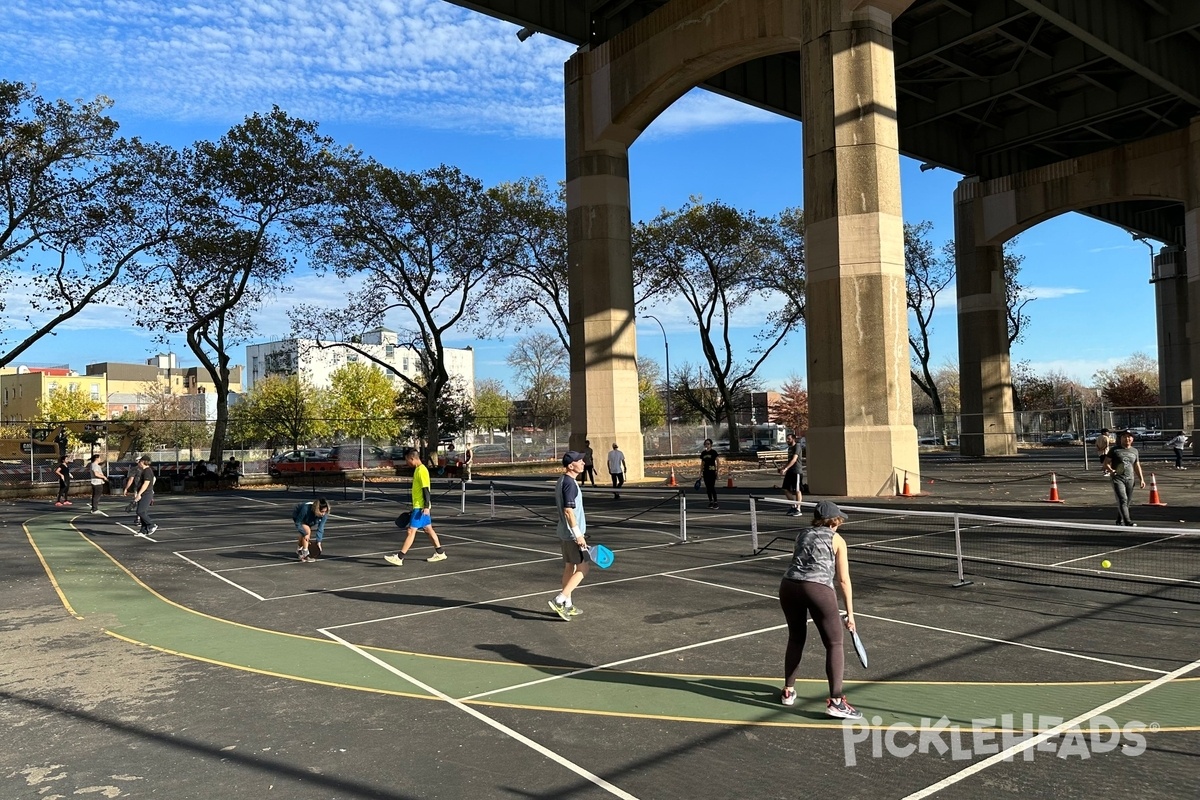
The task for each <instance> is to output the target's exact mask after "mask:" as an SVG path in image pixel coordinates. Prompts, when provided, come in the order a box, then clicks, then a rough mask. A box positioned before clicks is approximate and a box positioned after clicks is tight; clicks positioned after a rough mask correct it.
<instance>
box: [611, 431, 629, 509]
mask: <svg viewBox="0 0 1200 800" xmlns="http://www.w3.org/2000/svg"><path fill="white" fill-rule="evenodd" d="M608 474H609V475H611V476H612V485H613V489H614V490H617V491H614V492H613V500H620V499H621V492H620V491H619V490H620V488H621V487H622V486H624V485H625V454H624V453H622V452H621V451H620V449H618V448H617V443H616V442H613V446H612V450H609V451H608Z"/></svg>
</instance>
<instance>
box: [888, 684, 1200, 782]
mask: <svg viewBox="0 0 1200 800" xmlns="http://www.w3.org/2000/svg"><path fill="white" fill-rule="evenodd" d="M1197 667H1200V660H1197V661H1193V662H1192V663H1191V664H1186V665H1184V666H1182V667H1180V668H1179V669H1177V670H1175V671H1174V672H1168V673H1166V674H1165V675H1163V676H1162V677H1159V678H1156V679H1155V680H1153V681H1151V682H1150V683H1147V684H1145V685H1144V686H1140V687H1138V688H1137V689H1134V690H1133V691H1131V692H1127V693H1126V694H1123V695H1121V696H1120V697H1118V698H1116V699H1114V700H1110V701H1109V702H1107V703H1104V704H1102V705H1099V706H1096V707H1095V708H1093V709H1092V710H1091V711H1085V712H1083V713H1082V714H1079V715H1078V716H1075V717H1073V718H1071V719H1069V720H1067V721H1065V722H1063V723H1062V724H1060V725H1056V726H1054V727H1053V728H1051V729H1050V730H1048V731H1045V732H1044V733H1039V734H1038V735H1037V736H1033V737H1031V738H1029V739H1026V740H1024V741H1022V742H1019V743H1018V744H1015V745H1013V746H1012V747H1009V748H1008V749H1006V750H1001V751H1000V752H999V753H995V754H993V755H991V756H988V757H987V758H985V759H984V760H983V761H979V762H977V763H975V764H972V765H971V766H969V767H966V768H965V769H962V770H959V771H958V772H956V773H954V774H953V775H949V776H947V777H945V778H942V779H941V780H940V781H938V782H936V783H933V784H930V785H929V786H926V787H925V788H924V789H922V790H920V791H918V792H913V793H912V794H909V795H906V796H905V797H904V798H903V800H922V798H925V797H929V796H931V795H934V794H937V793H938V792H940V791H942V790H943V789H945V788H948V787H950V786H953V785H954V784H956V783H958V782H959V781H962V780H965V779H966V778H969V777H971V776H972V775H975V774H977V773H979V772H982V771H983V770H985V769H987V768H988V767H991V766H993V765H994V764H998V763H1000V762H1001V761H1011V760H1012V757H1013V756H1015V755H1016V754H1018V753H1023V752H1024V751H1026V750H1028V749H1030V748H1031V747H1036V746H1037V745H1039V744H1041V743H1042V742H1044V741H1047V740H1049V739H1053V738H1054V737H1056V736H1058V735H1059V734H1060V733H1062V732H1064V731H1068V730H1070V729H1071V728H1073V727H1075V726H1076V725H1078V724H1080V723H1081V722H1086V721H1088V720H1089V719H1091V718H1092V717H1096V716H1099V715H1100V714H1106V713H1108V712H1109V711H1112V710H1113V709H1114V708H1118V707H1119V706H1123V705H1125V704H1126V703H1128V702H1129V701H1131V700H1135V699H1137V698H1138V697H1141V696H1142V695H1144V694H1146V693H1147V692H1150V691H1153V690H1154V689H1157V688H1158V687H1159V686H1162V685H1164V684H1167V683H1170V682H1171V681H1173V680H1175V679H1176V678H1181V677H1183V676H1184V675H1187V674H1188V673H1189V672H1192V671H1193V670H1195V669H1196V668H1197Z"/></svg>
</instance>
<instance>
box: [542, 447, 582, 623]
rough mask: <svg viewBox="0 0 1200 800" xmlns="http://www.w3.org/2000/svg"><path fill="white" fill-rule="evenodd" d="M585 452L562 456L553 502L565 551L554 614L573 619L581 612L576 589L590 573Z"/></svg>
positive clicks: (559, 535) (552, 607) (569, 619)
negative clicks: (581, 482)
mask: <svg viewBox="0 0 1200 800" xmlns="http://www.w3.org/2000/svg"><path fill="white" fill-rule="evenodd" d="M583 458H584V454H583V453H579V452H576V451H574V450H569V451H567V453H566V455H564V456H563V457H562V464H563V475H562V477H561V478H559V479H558V485H557V486H556V487H555V492H554V503H555V505H556V506H558V528H557V532H558V538H559V545H560V546H561V550H562V558H563V574H562V591H560V592H559V593H558V596H557V597H555V598H554V599H553V600H551V601H550V608H551V610H552V611H554V613H555V614H558V615H559V616H560V617H562V618H563V619H565V620H566V621H567V622H570V621H571V617H576V616H579V614H580V613H582V612H581V611H580V610H579V608H578V607H577V606H575V605H574V604H573V603H572V602H571V592H573V591H575V589H576V587H578V586H579V584H581V583H583V579H584V578H585V577H586V576H587V572H588V564H589V563H590V562H589V559H588V552H587V540H586V539H585V538H584V537H585V535H586V534H587V517H585V516H584V513H583V492H581V491H579V476H580V475H581V474H583V464H584V462H583Z"/></svg>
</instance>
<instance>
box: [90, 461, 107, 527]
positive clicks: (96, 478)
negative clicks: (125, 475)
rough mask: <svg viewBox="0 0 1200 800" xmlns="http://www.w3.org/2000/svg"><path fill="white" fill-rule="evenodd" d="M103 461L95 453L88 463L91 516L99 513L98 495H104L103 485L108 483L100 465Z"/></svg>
mask: <svg viewBox="0 0 1200 800" xmlns="http://www.w3.org/2000/svg"><path fill="white" fill-rule="evenodd" d="M103 460H104V458H103V456H101V455H100V454H99V453H96V454H95V455H93V456H92V460H91V461H90V462H88V483H90V484H91V485H92V513H93V514H99V513H100V495H101V494H103V493H104V484H106V483H108V478H106V477H104V467H102V466H101V465H100V462H101V461H103Z"/></svg>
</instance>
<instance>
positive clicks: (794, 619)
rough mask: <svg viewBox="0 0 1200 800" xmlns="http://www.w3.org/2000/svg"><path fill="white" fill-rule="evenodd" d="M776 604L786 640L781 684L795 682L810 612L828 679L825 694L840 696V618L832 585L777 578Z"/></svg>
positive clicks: (843, 661) (843, 656) (842, 657)
mask: <svg viewBox="0 0 1200 800" xmlns="http://www.w3.org/2000/svg"><path fill="white" fill-rule="evenodd" d="M779 605H780V607H781V608H783V616H784V618H786V619H787V626H788V643H787V651H786V652H785V653H784V656H783V677H784V685H785V686H794V685H795V684H796V675H797V673H799V672H800V658H801V657H802V656H803V655H804V643H805V641H806V640H807V639H808V617H809V615H810V614H811V615H812V619H813V622H814V623H815V624H816V626H817V632H818V633H819V634H820V635H821V644H823V645H825V677H826V679H828V681H829V696H830V697H841V696H842V672H843V670H844V669H845V666H846V654H845V652H844V651H843V650H842V618H841V615H840V614H839V613H838V602H837V593H836V592H834V591H833V588H832V587H829V586H826V585H825V584H823V583H814V582H812V581H789V580H787V579H786V578H785V579H784V580H782V581H780V582H779Z"/></svg>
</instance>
